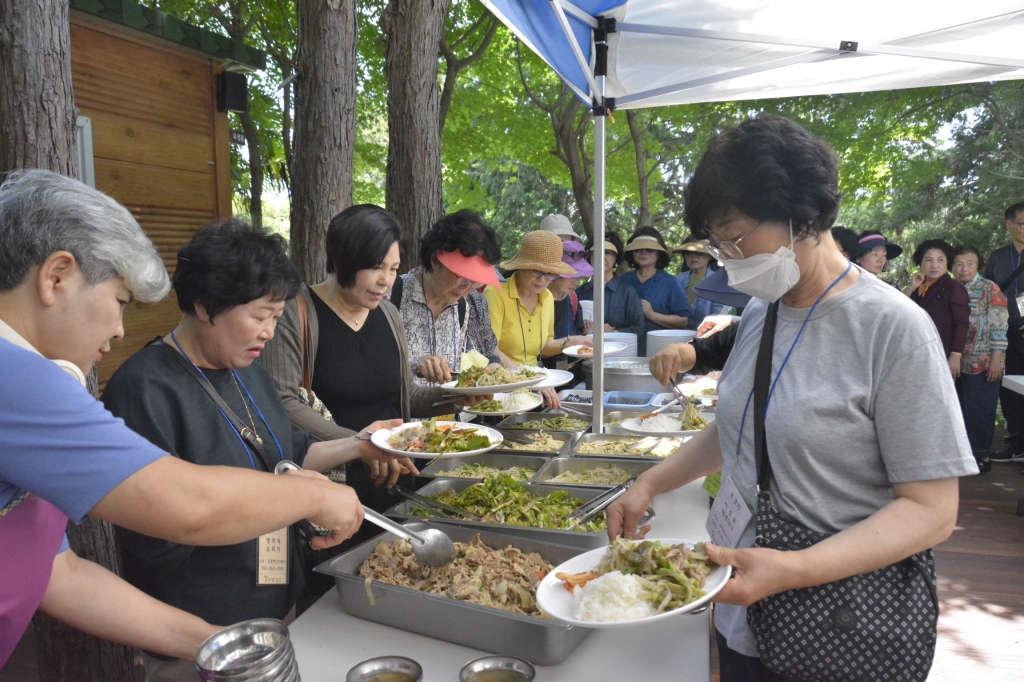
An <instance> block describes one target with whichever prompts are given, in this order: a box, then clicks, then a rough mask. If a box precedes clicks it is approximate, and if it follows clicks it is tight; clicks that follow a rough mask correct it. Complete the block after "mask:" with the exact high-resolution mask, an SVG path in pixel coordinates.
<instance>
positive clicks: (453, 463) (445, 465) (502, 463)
mask: <svg viewBox="0 0 1024 682" xmlns="http://www.w3.org/2000/svg"><path fill="white" fill-rule="evenodd" d="M551 454H554V453H551ZM548 459H549V458H548V457H538V456H536V455H520V454H513V453H511V452H510V453H508V454H504V453H500V454H499V453H497V452H496V451H493V450H492V451H491V452H485V453H483V454H480V455H473V456H472V457H459V458H458V459H442V460H438V461H437V462H434V463H433V464H431V465H430V466H428V467H427V468H426V469H424V470H423V471H421V472H420V476H423V477H424V478H444V479H448V478H452V479H455V480H460V479H461V480H466V481H479V480H481V479H479V478H466V477H465V476H438V475H437V472H438V471H449V470H451V469H454V468H455V467H457V466H458V465H459V464H462V463H465V464H482V465H483V466H485V467H496V468H499V469H508V468H509V467H526V468H527V469H533V471H534V473H535V474H536V472H538V471H540V469H541V467H543V466H544V465H545V464H547V463H548ZM531 478H532V477H531ZM526 480H527V481H528V480H530V479H526ZM523 483H526V481H523Z"/></svg>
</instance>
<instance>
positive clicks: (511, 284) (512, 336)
mask: <svg viewBox="0 0 1024 682" xmlns="http://www.w3.org/2000/svg"><path fill="white" fill-rule="evenodd" d="M562 253H563V252H562V240H561V239H559V238H558V235H556V234H553V233H551V232H544V231H540V230H538V231H536V232H528V233H527V234H526V235H525V236H524V237H523V241H522V243H521V244H520V246H519V252H518V253H517V254H516V255H515V257H514V258H512V259H511V260H507V261H505V262H504V263H502V264H501V267H502V268H504V269H505V270H514V271H515V272H514V273H513V274H512V276H511V277H509V278H508V280H507V281H506V282H504V283H503V284H502V285H501V288H498V287H487V288H486V289H485V290H484V298H486V299H487V304H488V305H489V306H490V309H491V327H492V328H493V329H494V335H495V336H496V337H498V350H500V351H501V352H502V353H504V354H505V355H506V356H507V357H508V358H509V359H510V360H511V361H512V362H513V364H515V365H539V364H540V358H542V357H544V358H549V357H552V356H555V355H558V354H559V353H561V352H562V350H563V349H565V348H566V347H568V346H575V345H579V344H583V345H587V346H590V345H593V342H592V341H591V340H590V339H588V338H587V337H585V336H576V335H572V336H566V337H564V338H562V339H559V340H557V341H556V340H555V303H554V297H553V296H552V295H551V292H550V291H548V285H549V284H550V283H551V282H553V281H554V280H556V279H558V278H559V277H561V276H563V275H564V276H566V277H577V274H576V269H575V268H573V267H572V266H571V265H567V264H566V263H564V262H563V261H562ZM550 402H551V401H549V404H550Z"/></svg>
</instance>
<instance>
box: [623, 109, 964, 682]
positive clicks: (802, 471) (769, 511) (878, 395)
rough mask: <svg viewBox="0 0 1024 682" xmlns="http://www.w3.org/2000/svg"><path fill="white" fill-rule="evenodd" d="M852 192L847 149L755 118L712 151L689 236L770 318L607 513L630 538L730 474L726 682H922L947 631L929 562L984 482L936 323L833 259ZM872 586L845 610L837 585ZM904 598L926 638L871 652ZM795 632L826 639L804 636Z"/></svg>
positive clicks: (698, 176) (904, 622) (755, 328)
mask: <svg viewBox="0 0 1024 682" xmlns="http://www.w3.org/2000/svg"><path fill="white" fill-rule="evenodd" d="M838 180H839V177H838V160H837V158H836V157H835V155H834V154H833V153H832V151H831V150H830V149H829V148H828V147H827V146H826V145H825V144H824V143H823V142H821V141H820V140H817V139H815V138H813V137H811V135H810V134H809V133H807V131H805V130H804V129H803V128H801V127H800V126H798V125H797V124H795V123H793V122H791V121H787V120H785V119H781V118H776V117H767V116H766V117H761V118H758V119H753V120H748V121H746V122H744V123H743V124H742V125H740V126H739V127H737V128H736V129H734V130H732V131H729V132H727V133H725V134H723V135H721V136H719V137H718V138H716V139H715V140H713V141H712V142H711V144H710V145H709V148H708V149H707V151H706V152H705V154H704V157H703V158H702V159H701V162H700V164H699V165H698V167H697V169H696V171H695V173H694V175H693V177H692V179H691V181H690V183H689V185H688V186H687V188H686V223H687V225H688V226H689V227H690V228H691V230H693V232H694V235H695V236H696V237H698V238H703V237H705V236H706V237H708V238H709V240H710V242H711V244H712V245H713V248H714V250H715V252H714V253H713V255H715V256H716V257H717V258H719V259H720V260H722V261H724V263H725V269H726V271H727V272H728V275H729V284H730V285H731V286H732V287H734V288H736V289H738V290H739V291H742V292H744V293H747V294H750V295H751V296H754V297H755V299H756V300H752V301H751V303H750V305H749V307H747V308H746V310H745V312H744V315H743V320H742V322H741V323H740V327H739V330H738V333H737V337H736V341H735V345H734V347H733V349H732V353H731V355H730V356H729V360H728V361H727V363H726V365H725V368H724V371H723V376H722V379H721V381H720V382H719V385H718V389H719V395H720V398H719V402H718V408H717V413H716V420H715V421H714V422H712V423H711V424H710V425H709V426H708V427H707V428H705V429H704V430H703V431H701V432H700V434H699V435H697V436H696V437H694V438H693V439H691V440H689V441H687V442H686V443H684V444H683V445H682V446H681V447H680V448H679V450H678V451H677V452H676V453H675V454H673V455H672V456H671V457H670V458H668V459H667V460H665V461H664V462H662V463H660V464H659V465H658V466H657V467H655V468H654V469H651V470H649V471H647V472H645V473H644V474H642V475H641V476H640V477H639V478H638V479H637V481H636V483H635V484H634V485H633V486H632V488H631V489H630V491H629V492H628V493H627V494H626V495H625V496H623V497H622V498H621V499H620V500H619V501H617V502H616V503H615V504H613V505H612V507H611V508H610V510H609V524H608V525H609V534H610V535H611V536H612V537H614V536H615V535H617V534H618V533H619V532H620V531H624V532H625V533H626V535H627V536H629V535H632V533H631V531H630V529H632V528H635V527H636V520H637V519H638V518H639V516H640V514H641V513H642V511H643V510H644V509H646V508H647V506H648V504H649V503H650V501H651V499H652V498H653V497H655V496H656V495H658V494H659V493H662V492H665V491H667V490H671V489H674V488H677V487H679V486H681V485H684V484H686V483H688V482H690V481H692V480H694V479H696V478H699V477H700V476H704V475H707V474H710V473H712V472H716V471H719V470H721V471H722V481H723V485H722V490H721V491H720V492H719V500H726V499H731V500H733V501H734V502H735V503H736V505H737V506H736V507H735V510H734V511H735V515H734V517H733V519H734V520H735V519H738V523H736V524H735V530H734V531H733V532H723V533H718V532H715V533H714V536H715V539H716V540H717V542H716V543H715V544H710V543H709V545H708V546H707V551H708V554H709V556H710V557H711V558H712V559H713V560H715V561H716V562H718V563H720V564H728V565H731V566H732V567H733V571H734V573H735V576H734V579H733V580H731V581H730V582H729V584H728V586H727V587H726V588H725V589H723V590H722V591H721V592H720V593H719V594H718V595H717V597H716V601H717V602H719V606H718V607H717V610H716V612H715V625H716V628H717V630H718V645H719V647H718V648H719V653H720V660H721V671H722V672H721V677H722V681H723V682H739V681H743V682H747V681H750V680H773V681H775V680H787V679H793V678H796V677H798V676H799V677H800V678H801V679H825V678H826V677H827V678H828V679H843V680H845V679H850V680H853V679H858V680H859V679H872V680H901V681H902V680H923V679H924V677H926V676H927V672H928V668H929V666H930V663H931V657H932V655H933V653H934V638H935V622H936V619H937V603H935V600H934V569H933V564H932V563H931V558H930V553H927V552H925V550H927V549H928V548H930V547H932V546H933V545H935V544H937V543H939V542H941V541H943V540H944V539H945V538H946V537H948V535H949V534H950V532H951V531H952V528H953V525H954V523H955V520H956V511H957V495H958V492H957V480H956V477H958V476H961V475H966V474H973V473H975V472H976V471H977V468H976V466H975V463H974V459H973V457H972V456H971V449H970V445H969V444H968V442H967V438H966V434H965V432H964V428H963V424H962V419H961V416H960V412H959V409H958V407H957V403H956V398H955V393H954V390H953V383H952V382H951V381H949V379H948V374H947V370H946V362H945V356H944V353H943V350H942V343H941V341H940V340H939V338H938V335H937V334H936V332H935V328H934V325H933V324H932V323H931V320H930V319H928V317H927V315H924V314H922V311H921V310H920V309H919V308H917V307H916V306H914V305H912V304H911V303H910V301H909V300H908V299H907V298H906V297H904V296H901V295H900V294H899V292H896V291H895V290H893V289H892V287H889V286H888V285H886V284H884V283H882V282H880V281H879V280H877V279H875V278H873V277H866V276H862V274H861V271H860V270H859V269H858V268H857V267H855V266H853V265H852V264H851V263H850V262H849V261H847V260H846V259H845V258H843V256H842V255H841V254H840V253H839V250H838V249H837V248H836V245H835V243H834V241H833V239H832V235H831V234H830V232H829V228H831V227H832V223H833V222H834V221H835V217H836V214H837V212H838V209H839V192H838V184H839V183H838ZM709 250H711V249H710V248H709ZM763 331H765V333H764V334H762V332H763ZM762 336H764V337H765V339H764V346H763V347H762ZM759 354H761V355H762V357H763V358H764V360H763V361H762V362H760V363H759V362H758V355H759ZM825 357H827V358H829V360H828V361H823V358H825ZM835 358H842V361H841V362H840V363H839V364H838V365H837V364H836V363H835V362H834V359H835ZM654 365H655V363H652V372H653V373H654V374H655V375H656V376H658V377H659V379H661V380H662V381H663V382H667V380H668V379H669V378H671V377H670V376H662V374H664V372H660V371H659V369H658V368H657V367H655V366H654ZM759 365H760V366H759ZM755 369H758V370H759V371H758V381H756V382H755ZM755 388H757V391H756V395H755ZM907 395H927V396H929V398H930V399H929V400H916V401H907V400H906V396H907ZM936 410H937V411H938V412H936ZM761 434H764V435H763V437H762V436H761ZM755 435H757V438H756V439H755ZM757 455H760V456H757ZM759 473H760V474H761V477H760V478H759V476H758V474H759ZM758 491H760V494H759V492H758ZM719 506H722V503H721V502H719V501H716V508H715V509H713V510H712V512H711V515H712V521H714V520H715V519H721V518H722V517H721V516H719V515H720V514H722V512H721V511H720V510H719V509H718V507H719ZM755 521H756V533H755ZM755 535H756V536H757V537H756V538H755ZM725 545H728V547H727V546H725ZM782 549H785V550H793V551H779V550H782ZM908 558H909V561H910V563H906V562H905V561H904V560H908ZM901 562H902V563H901ZM861 574H867V575H866V577H858V578H857V579H856V580H858V581H863V582H860V583H858V586H857V587H850V588H849V589H850V590H852V591H850V592H845V593H843V592H842V590H843V589H846V588H845V587H844V586H845V585H849V584H850V583H849V581H846V582H843V583H840V582H839V581H843V580H844V579H848V578H850V577H851V576H860V575H861ZM891 576H899V577H895V578H892V579H890V577H891ZM903 576H909V577H906V578H904V577H903ZM901 580H905V582H900V581H901ZM897 583H898V585H897V586H896V587H891V586H893V585H896V584H897ZM880 585H882V586H883V587H879V586H880ZM812 587H813V589H811V590H807V589H801V588H812ZM888 589H892V590H906V593H905V596H900V595H901V594H904V593H898V594H897V595H895V596H893V595H891V594H890V593H889V592H887V591H886V590H888ZM837 595H839V596H838V598H836V597H837ZM843 595H845V596H843ZM928 595H931V596H928ZM883 597H884V598H883ZM829 599H832V601H829ZM878 599H881V602H876V601H875V600H878ZM893 599H903V600H904V601H903V602H902V603H904V604H914V605H915V606H914V608H906V609H904V611H903V613H901V614H892V615H891V619H893V620H895V621H896V622H897V623H898V625H897V629H900V628H903V629H905V631H906V632H913V633H915V634H914V635H913V636H910V637H907V638H906V639H905V640H896V639H893V638H891V637H890V638H888V639H886V637H883V636H879V635H877V634H873V633H874V631H873V630H872V626H873V625H874V624H875V622H874V621H875V616H876V615H877V614H876V611H880V610H883V609H884V608H886V607H885V606H881V605H880V604H882V603H889V604H891V603H892V600H893ZM794 604H796V605H794ZM747 607H750V610H749V614H750V620H749V624H750V625H748V608H747ZM915 609H916V610H915ZM777 617H778V620H776V618H777ZM804 619H806V620H804ZM797 621H801V622H800V625H799V626H798V627H803V626H804V625H806V626H807V627H808V632H811V633H812V634H810V635H805V636H803V637H800V636H796V635H793V636H791V635H790V632H789V630H788V629H787V628H789V627H790V626H791V624H792V623H794V622H797ZM755 631H756V634H755ZM837 633H838V634H837ZM883 639H884V640H885V643H886V646H887V647H888V648H889V652H888V653H884V654H879V653H877V652H878V651H880V649H878V648H876V647H878V646H879V643H880V641H881V640H883ZM820 661H826V662H828V663H830V664H836V663H837V662H838V664H839V665H840V666H841V667H842V666H845V667H846V668H847V669H848V670H849V672H848V673H845V675H846V676H843V675H839V674H836V675H832V674H830V673H826V672H825V671H824V670H822V669H818V668H815V667H814V666H815V664H816V663H817V662H820Z"/></svg>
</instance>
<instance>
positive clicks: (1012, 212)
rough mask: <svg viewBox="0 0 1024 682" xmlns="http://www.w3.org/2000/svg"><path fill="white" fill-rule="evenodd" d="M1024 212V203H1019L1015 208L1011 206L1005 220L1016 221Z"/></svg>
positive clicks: (1004, 214)
mask: <svg viewBox="0 0 1024 682" xmlns="http://www.w3.org/2000/svg"><path fill="white" fill-rule="evenodd" d="M1021 211H1024V201H1018V202H1017V203H1016V204H1014V205H1013V206H1010V207H1009V208H1008V209H1006V211H1005V212H1004V213H1003V220H1016V219H1017V214H1018V213H1020V212H1021Z"/></svg>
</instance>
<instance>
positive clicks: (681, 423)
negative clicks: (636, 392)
mask: <svg viewBox="0 0 1024 682" xmlns="http://www.w3.org/2000/svg"><path fill="white" fill-rule="evenodd" d="M714 419H715V413H714V411H711V410H708V411H704V412H700V411H698V410H697V408H696V406H694V405H693V404H692V403H689V404H687V405H686V408H685V409H684V410H682V411H679V412H671V411H666V412H662V413H660V414H656V415H653V416H652V415H649V414H645V415H642V416H640V417H633V418H632V419H627V420H626V421H624V422H622V428H623V429H625V430H626V431H629V432H630V433H639V434H643V435H645V436H661V437H664V438H679V437H680V436H693V435H696V433H697V432H698V431H700V430H701V429H703V428H704V427H705V426H707V425H708V424H710V423H711V422H712V421H714Z"/></svg>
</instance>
